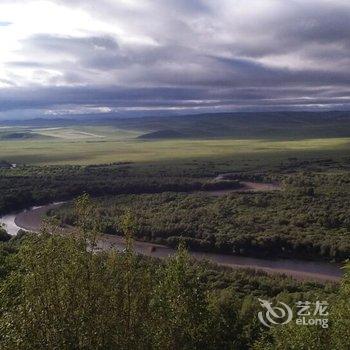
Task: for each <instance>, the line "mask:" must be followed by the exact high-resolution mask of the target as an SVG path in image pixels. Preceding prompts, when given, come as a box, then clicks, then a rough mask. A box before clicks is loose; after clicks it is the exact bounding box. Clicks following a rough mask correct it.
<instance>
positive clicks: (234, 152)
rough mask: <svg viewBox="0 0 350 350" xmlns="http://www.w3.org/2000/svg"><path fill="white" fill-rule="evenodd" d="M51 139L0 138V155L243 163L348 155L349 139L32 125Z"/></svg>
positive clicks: (37, 159) (44, 160) (25, 159)
mask: <svg viewBox="0 0 350 350" xmlns="http://www.w3.org/2000/svg"><path fill="white" fill-rule="evenodd" d="M33 130H34V131H35V132H36V133H40V134H42V135H45V136H51V137H55V138H52V139H47V140H45V139H43V140H40V139H38V140H22V141H20V140H12V141H0V159H4V160H7V161H9V162H11V163H26V164H36V165H46V164H99V163H112V162H125V161H128V162H149V161H166V160H173V161H176V160H186V159H191V160H193V159H202V158H215V159H219V158H222V159H224V158H231V159H237V160H240V161H242V162H244V161H249V159H248V158H250V160H252V159H254V160H255V161H258V160H259V159H260V158H264V160H265V162H266V159H268V160H269V161H272V162H273V161H274V160H276V161H279V160H280V159H283V158H286V157H294V156H298V157H300V156H302V157H314V156H341V155H344V156H346V155H348V154H349V150H350V138H318V139H304V140H263V139H249V140H247V139H246V140H244V139H243V140H237V139H202V140H199V139H180V140H140V139H136V137H137V136H138V135H139V134H140V133H139V132H137V131H132V130H131V131H129V130H128V131H124V130H119V129H113V128H108V127H102V126H101V127H100V126H98V127H76V128H75V127H69V128H64V127H59V128H46V129H44V128H41V129H40V128H39V129H33Z"/></svg>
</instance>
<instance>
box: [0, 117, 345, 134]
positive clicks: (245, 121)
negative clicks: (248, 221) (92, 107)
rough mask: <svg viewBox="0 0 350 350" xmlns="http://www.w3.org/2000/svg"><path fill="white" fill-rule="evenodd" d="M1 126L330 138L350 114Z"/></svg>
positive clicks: (93, 120) (83, 120)
mask: <svg viewBox="0 0 350 350" xmlns="http://www.w3.org/2000/svg"><path fill="white" fill-rule="evenodd" d="M0 125H12V126H15V125H21V126H30V127H50V126H51V127H52V126H73V125H104V126H106V125H108V126H113V127H116V128H120V129H126V130H137V131H139V132H141V133H142V134H143V135H141V136H139V138H142V139H168V138H169V139H174V138H235V139H247V138H248V139H249V138H265V139H266V138H271V139H279V138H283V139H285V138H290V139H303V138H324V137H326V138H329V137H350V112H256V113H218V114H198V115H183V116H169V117H134V118H116V117H114V118H113V117H109V118H101V117H100V116H99V117H96V116H95V117H94V116H90V117H89V118H82V117H81V116H76V117H74V118H72V119H66V118H65V119H63V118H62V119H60V118H56V119H32V120H10V121H2V122H0Z"/></svg>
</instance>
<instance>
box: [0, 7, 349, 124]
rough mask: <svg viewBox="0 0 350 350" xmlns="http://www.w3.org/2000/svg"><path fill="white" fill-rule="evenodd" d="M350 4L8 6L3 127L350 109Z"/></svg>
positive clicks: (1, 14) (0, 60)
mask: <svg viewBox="0 0 350 350" xmlns="http://www.w3.org/2000/svg"><path fill="white" fill-rule="evenodd" d="M349 87H350V1H349V0H176V1H175V0H40V1H36V0H1V1H0V118H16V117H33V116H35V117H38V116H63V115H75V114H79V115H85V114H86V115H88V114H96V115H97V114H98V115H102V116H106V115H111V114H113V115H120V116H124V115H154V114H159V113H162V114H167V113H199V112H217V111H219V112H221V111H241V110H291V109H292V110H301V109H321V110H324V109H334V110H339V109H350V93H349Z"/></svg>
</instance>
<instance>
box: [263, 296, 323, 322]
mask: <svg viewBox="0 0 350 350" xmlns="http://www.w3.org/2000/svg"><path fill="white" fill-rule="evenodd" d="M259 302H260V305H261V306H262V307H263V308H264V309H265V312H263V311H259V312H258V318H259V320H260V322H261V323H262V324H263V325H264V326H266V327H269V328H270V327H271V326H276V325H284V324H287V323H289V322H290V321H292V319H293V310H292V308H291V307H290V306H289V305H287V304H286V303H284V302H282V301H279V302H278V303H277V304H276V305H275V306H272V302H271V301H269V300H264V299H259ZM295 304H296V308H297V309H298V311H297V312H296V315H297V316H298V317H296V319H295V324H296V325H298V326H321V327H322V328H328V318H327V317H326V316H328V312H327V308H328V302H327V301H319V300H317V301H316V302H315V303H312V302H310V301H298V302H296V303H295ZM311 305H315V307H314V309H313V312H312V309H311ZM314 316H319V317H314ZM320 316H323V317H320Z"/></svg>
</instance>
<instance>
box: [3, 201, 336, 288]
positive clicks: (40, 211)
mask: <svg viewBox="0 0 350 350" xmlns="http://www.w3.org/2000/svg"><path fill="white" fill-rule="evenodd" d="M60 205H62V202H61V203H52V204H48V205H44V206H40V207H33V208H31V209H28V210H24V211H22V212H19V213H13V214H10V215H5V216H3V217H2V218H0V222H1V223H4V224H5V225H6V227H7V231H8V232H9V233H10V234H11V235H16V234H17V232H18V231H19V230H20V229H24V230H28V231H38V230H39V229H40V226H41V224H42V221H43V219H42V217H43V215H44V214H45V213H46V212H47V211H48V210H50V209H53V208H56V207H59V206H60ZM98 248H99V249H101V250H107V249H117V250H123V249H124V248H125V241H124V239H123V238H122V237H120V236H112V235H104V236H103V237H102V238H101V239H100V241H99V244H98ZM134 248H135V251H136V252H137V253H138V254H143V255H148V256H153V257H158V258H166V257H168V256H169V255H172V254H174V253H175V250H174V249H171V248H168V247H166V246H163V245H158V244H153V243H148V242H140V241H136V242H135V243H134ZM190 253H191V255H192V256H194V257H195V258H196V259H201V260H208V261H211V262H214V263H217V264H219V265H222V266H227V267H231V268H250V269H255V270H263V271H265V272H267V273H269V274H273V273H280V274H285V275H288V276H291V277H294V278H296V279H298V280H314V281H319V282H326V281H331V282H337V281H339V280H340V278H341V276H342V270H341V269H340V265H338V264H332V263H326V262H315V261H302V260H292V259H276V260H268V259H258V258H250V257H242V256H235V255H225V254H214V253H200V252H190Z"/></svg>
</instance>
